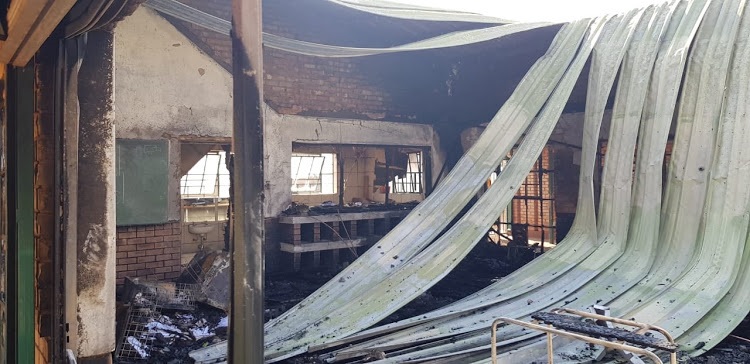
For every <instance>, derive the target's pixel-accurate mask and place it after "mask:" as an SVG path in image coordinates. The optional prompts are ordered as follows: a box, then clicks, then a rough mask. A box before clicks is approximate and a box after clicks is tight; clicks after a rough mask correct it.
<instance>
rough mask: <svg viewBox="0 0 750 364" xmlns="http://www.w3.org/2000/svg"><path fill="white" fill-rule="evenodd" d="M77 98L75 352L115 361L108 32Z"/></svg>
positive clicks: (83, 74) (89, 52) (86, 66)
mask: <svg viewBox="0 0 750 364" xmlns="http://www.w3.org/2000/svg"><path fill="white" fill-rule="evenodd" d="M144 92H148V91H147V90H144ZM78 98H79V102H80V121H79V135H78V137H79V139H78V196H77V197H78V206H77V238H76V240H77V263H78V266H77V275H76V277H77V284H76V286H77V293H78V302H77V315H78V317H77V324H78V330H77V333H78V335H77V336H78V353H77V354H78V357H79V363H94V362H95V363H101V362H107V361H111V359H108V358H110V356H109V353H111V352H112V351H113V350H114V348H115V280H116V274H115V255H116V245H115V242H116V236H117V227H116V224H115V127H114V42H113V34H112V33H111V32H110V31H92V32H89V33H88V41H87V46H86V55H85V57H84V59H83V63H82V65H81V70H80V74H79V89H78Z"/></svg>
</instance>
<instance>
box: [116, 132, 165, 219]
mask: <svg viewBox="0 0 750 364" xmlns="http://www.w3.org/2000/svg"><path fill="white" fill-rule="evenodd" d="M168 161H169V144H168V142H167V141H166V140H139V139H117V158H116V168H117V184H116V185H117V225H118V226H126V225H150V224H162V223H165V222H167V206H168V202H167V184H168V178H169V169H168V168H169V162H168Z"/></svg>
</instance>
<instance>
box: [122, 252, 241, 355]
mask: <svg viewBox="0 0 750 364" xmlns="http://www.w3.org/2000/svg"><path fill="white" fill-rule="evenodd" d="M228 265H229V258H228V254H226V253H225V252H214V253H208V254H199V255H198V256H196V258H195V259H193V261H192V262H191V263H190V264H189V265H188V268H187V269H186V270H185V271H184V273H183V275H182V276H181V277H180V279H178V283H175V282H148V281H143V280H139V279H126V282H125V285H124V287H123V290H122V295H121V302H123V305H122V310H121V313H122V314H121V315H120V317H119V319H118V323H119V325H118V326H119V329H118V333H119V336H118V340H117V343H118V345H117V348H116V351H115V358H116V359H117V362H118V363H136V362H137V363H144V362H145V363H173V364H177V363H184V362H192V360H191V359H189V357H190V356H192V355H191V352H194V351H196V350H200V349H203V348H205V347H210V346H211V345H213V344H216V343H220V342H223V341H225V340H226V339H227V333H228V326H229V319H228V315H227V311H228V309H229V290H228V286H227V285H226V284H224V285H221V284H217V283H219V282H223V281H225V282H224V283H228V282H229V270H228V269H227V268H228ZM221 287H223V289H222V288H221Z"/></svg>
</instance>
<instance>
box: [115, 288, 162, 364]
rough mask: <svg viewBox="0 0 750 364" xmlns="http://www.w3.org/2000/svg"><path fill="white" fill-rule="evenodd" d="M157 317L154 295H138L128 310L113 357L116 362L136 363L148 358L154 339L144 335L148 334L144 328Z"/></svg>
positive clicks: (157, 310) (157, 311)
mask: <svg viewBox="0 0 750 364" xmlns="http://www.w3.org/2000/svg"><path fill="white" fill-rule="evenodd" d="M159 316H160V312H159V307H158V305H157V297H156V295H154V294H148V293H139V294H138V295H137V296H136V298H135V299H134V300H133V303H132V304H131V306H130V308H128V314H127V318H126V320H125V325H124V326H123V334H122V340H121V341H120V342H119V344H118V347H117V351H116V355H115V357H116V358H117V359H118V361H120V362H125V363H127V362H136V361H142V360H146V359H147V358H148V357H149V356H150V350H151V344H152V343H153V341H154V337H153V336H152V335H145V334H146V333H147V332H148V328H147V327H146V326H147V325H148V324H149V322H151V321H154V320H156V319H158V318H159Z"/></svg>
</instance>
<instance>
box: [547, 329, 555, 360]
mask: <svg viewBox="0 0 750 364" xmlns="http://www.w3.org/2000/svg"><path fill="white" fill-rule="evenodd" d="M549 327H550V328H551V327H552V325H549ZM547 361H548V362H549V364H552V363H553V362H554V361H555V348H554V346H553V345H552V333H549V332H548V333H547Z"/></svg>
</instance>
